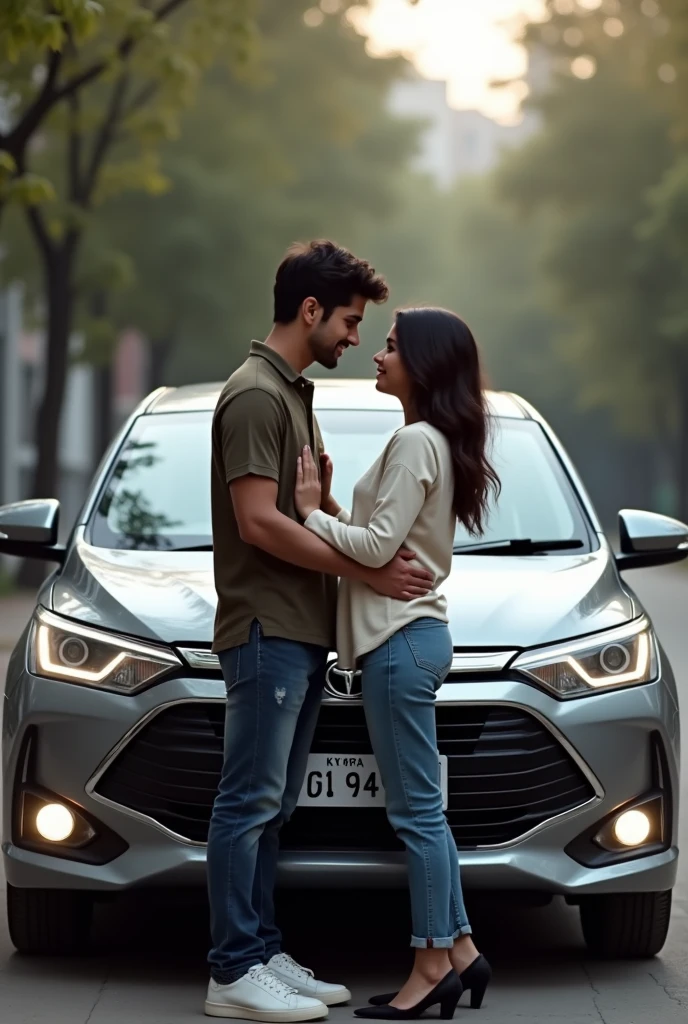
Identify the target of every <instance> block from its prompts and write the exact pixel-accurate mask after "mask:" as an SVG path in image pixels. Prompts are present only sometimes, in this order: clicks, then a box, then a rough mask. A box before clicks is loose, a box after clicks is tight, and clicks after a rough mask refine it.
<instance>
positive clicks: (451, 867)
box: [360, 618, 471, 949]
mask: <svg viewBox="0 0 688 1024" xmlns="http://www.w3.org/2000/svg"><path fill="white" fill-rule="evenodd" d="M452 653H453V649H452V642H451V637H450V635H449V628H448V627H447V626H446V625H445V624H444V622H441V621H440V620H439V619H431V618H423V619H416V621H415V622H412V623H410V625H408V626H404V628H403V629H400V630H399V631H398V632H397V633H394V635H393V636H391V637H390V638H389V640H387V641H386V642H385V643H383V644H382V645H381V646H380V647H377V648H376V649H375V650H374V651H371V652H370V653H369V654H365V655H364V656H363V657H362V658H361V661H360V666H361V669H362V684H363V704H364V707H365V715H366V721H367V723H368V732H369V733H370V739H371V741H372V744H373V750H374V752H375V756H376V758H377V763H378V766H379V768H380V775H381V776H382V783H383V785H384V787H385V793H386V801H387V817H388V818H389V822H390V824H391V825H392V827H393V828H394V830H395V832H396V833H397V835H398V836H399V838H400V839H402V840H403V842H404V844H405V846H406V855H407V861H408V875H409V887H410V890H411V922H412V928H413V933H412V936H411V946H413V947H415V948H416V949H426V948H428V947H435V948H437V949H451V947H452V946H453V945H454V940H455V939H456V938H458V936H459V935H470V933H471V926H470V924H469V923H468V918H467V916H466V908H465V906H464V901H463V893H462V891H461V876H460V872H459V855H458V852H457V849H456V843H455V842H454V837H453V836H452V833H451V831H450V829H449V825H448V824H447V819H446V818H445V816H444V811H443V810H442V790H441V788H440V780H439V754H438V752H437V727H436V724H435V692H436V691H437V690H438V689H439V688H440V686H441V685H442V683H443V682H444V680H445V678H446V675H447V673H448V671H449V668H450V666H451V661H452Z"/></svg>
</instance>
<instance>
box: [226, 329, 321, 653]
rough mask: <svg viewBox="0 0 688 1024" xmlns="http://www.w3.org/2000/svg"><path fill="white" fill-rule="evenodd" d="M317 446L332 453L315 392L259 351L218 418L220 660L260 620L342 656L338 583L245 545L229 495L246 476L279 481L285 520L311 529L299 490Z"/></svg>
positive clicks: (267, 351) (269, 631)
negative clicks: (300, 467) (298, 503)
mask: <svg viewBox="0 0 688 1024" xmlns="http://www.w3.org/2000/svg"><path fill="white" fill-rule="evenodd" d="M307 444H308V445H310V446H311V449H312V450H313V452H314V453H315V452H322V451H323V450H324V448H323V442H322V437H321V435H320V430H319V428H318V424H317V422H316V419H315V416H314V415H313V383H312V382H311V381H309V380H306V378H305V377H302V376H301V375H300V374H298V373H296V371H295V370H293V369H292V367H291V366H290V365H289V364H288V363H287V362H286V361H285V360H284V359H282V357H281V356H280V355H278V353H277V352H275V351H274V350H273V349H271V348H269V347H268V346H267V345H265V344H263V343H262V342H259V341H253V342H252V343H251V349H250V354H249V357H248V359H247V360H246V362H245V363H244V364H243V365H242V366H240V367H239V369H238V370H236V371H235V372H234V373H233V374H232V376H231V377H230V378H229V380H228V381H227V383H226V384H225V386H224V388H223V390H222V394H221V395H220V398H219V400H218V403H217V407H216V409H215V415H214V417H213V426H212V450H213V455H212V482H211V498H212V520H213V552H214V556H213V557H214V564H215V588H216V590H217V613H216V616H215V636H214V641H213V651H215V652H218V651H223V650H226V649H227V648H230V647H236V646H238V645H239V644H243V643H246V642H247V640H248V638H249V632H250V629H251V623H252V622H253V620H254V619H258V621H259V622H260V624H261V626H262V629H263V633H264V634H265V636H277V637H283V638H285V639H287V640H297V641H300V642H301V643H310V644H319V645H322V646H323V647H327V648H328V649H330V650H331V649H332V648H333V647H334V643H335V615H336V602H337V580H336V578H335V577H333V576H328V575H326V574H324V573H319V572H313V571H311V570H309V569H301V568H299V567H298V566H295V565H292V564H291V563H290V562H283V561H282V560H281V559H279V558H275V557H274V556H273V555H269V554H267V552H265V551H262V550H261V549H260V548H257V547H255V546H253V545H251V544H246V543H245V542H244V541H242V539H241V537H240V536H239V529H238V525H237V520H236V516H235V514H234V506H233V504H232V498H231V494H230V490H229V485H230V483H231V482H232V480H237V479H239V478H240V477H242V476H247V475H252V476H264V477H268V478H269V479H270V480H275V481H276V483H277V508H278V510H279V511H280V512H281V513H282V514H283V515H285V516H288V517H289V519H293V520H294V521H295V522H297V523H302V519H301V518H300V516H299V515H298V513H297V511H296V508H295V506H294V486H295V484H296V460H297V458H298V456H299V455H300V454H301V451H302V449H303V447H304V445H307Z"/></svg>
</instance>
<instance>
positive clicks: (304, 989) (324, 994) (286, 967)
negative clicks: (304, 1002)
mask: <svg viewBox="0 0 688 1024" xmlns="http://www.w3.org/2000/svg"><path fill="white" fill-rule="evenodd" d="M268 967H269V968H270V970H271V971H272V973H273V974H276V975H277V977H278V978H279V979H280V981H283V982H285V983H286V984H287V985H293V987H294V988H295V989H296V991H297V992H298V993H299V995H302V996H312V997H313V998H314V999H319V1000H320V1001H321V1002H322V1003H324V1004H325V1006H339V1004H340V1003H348V1002H349V1000H350V999H351V993H350V992H349V990H348V988H344V986H343V985H329V984H328V983H327V982H326V981H318V980H317V978H315V977H314V975H313V971H309V970H308V968H307V967H302V966H301V964H297V962H296V960H294V959H292V957H290V956H288V955H287V954H286V953H278V954H277V956H273V957H272V959H271V960H269V961H268Z"/></svg>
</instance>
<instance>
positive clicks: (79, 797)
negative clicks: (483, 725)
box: [3, 659, 679, 899]
mask: <svg viewBox="0 0 688 1024" xmlns="http://www.w3.org/2000/svg"><path fill="white" fill-rule="evenodd" d="M13 661H14V664H15V666H16V663H17V659H13ZM223 698H224V684H223V682H222V680H221V679H219V678H218V679H210V678H182V679H174V680H170V681H168V682H165V683H162V684H160V685H158V686H155V687H152V688H151V689H149V690H147V691H145V692H143V693H141V694H139V695H137V696H135V697H122V696H118V695H115V694H110V693H101V692H98V691H95V690H92V689H89V688H86V687H78V686H73V685H70V684H65V683H61V682H54V681H51V680H45V679H39V678H36V677H34V676H32V675H30V674H29V673H28V672H27V671H26V669H21V670H20V671H18V672H15V673H14V674H13V676H12V678H11V679H10V680H9V681H8V691H7V699H6V701H5V716H4V726H3V779H4V783H3V784H4V801H3V803H4V821H3V835H4V842H3V854H4V860H5V870H6V874H7V879H8V881H9V882H10V883H11V884H12V885H15V886H18V887H45V888H70V889H71V888H74V889H89V890H100V891H103V892H117V891H120V890H123V889H128V888H131V887H136V886H175V887H179V886H202V885H204V884H205V846H204V845H203V843H199V842H189V841H184V840H183V839H180V838H179V837H178V836H175V835H174V834H172V833H171V832H170V831H169V830H167V829H165V828H162V827H161V826H160V825H159V824H158V823H156V822H155V821H153V820H151V818H149V817H147V816H145V815H141V814H139V813H134V812H132V811H131V810H129V809H127V808H124V807H122V806H121V805H118V804H116V803H112V802H109V801H107V800H104V799H103V798H102V797H101V796H100V795H99V794H98V793H97V791H94V789H93V786H92V785H91V786H89V785H88V784H89V781H91V782H92V781H93V780H94V779H97V778H98V776H99V774H100V772H101V771H102V769H103V766H104V765H107V764H108V763H109V762H110V761H111V759H112V755H113V752H115V751H116V750H117V749H118V748H119V747H120V746H121V744H122V741H123V739H124V738H125V737H127V736H128V735H129V734H130V733H132V732H133V731H135V730H136V728H137V725H138V724H139V723H140V722H141V720H142V719H145V718H147V717H149V716H154V715H155V714H156V712H158V711H160V709H161V708H163V707H165V706H174V705H176V704H177V703H180V702H195V701H199V702H204V703H205V702H209V701H210V702H217V703H218V704H220V703H221V702H222V700H223ZM438 705H443V706H458V707H461V706H464V707H469V706H485V705H490V706H491V707H499V708H505V709H508V708H512V709H514V708H515V709H522V710H525V711H527V712H528V714H529V715H531V716H533V717H534V718H536V719H537V720H538V721H541V722H542V723H544V724H545V725H546V727H547V729H548V730H549V731H550V732H551V733H552V735H554V736H556V737H557V740H558V741H559V742H560V743H561V744H562V746H563V747H564V748H565V749H566V750H567V751H569V752H570V754H571V756H572V757H574V758H575V760H576V763H577V764H578V765H579V766H580V767H581V769H582V770H583V771H584V773H585V776H586V778H587V779H588V781H589V783H590V787H591V790H590V793H591V795H590V799H587V800H586V802H585V803H583V804H582V805H581V806H579V807H576V808H574V809H572V810H570V811H568V812H566V813H564V814H559V815H555V816H554V817H553V818H551V819H549V820H547V821H544V822H542V823H540V824H539V825H538V826H537V827H536V828H534V829H531V830H530V831H527V832H526V833H525V834H523V835H521V836H518V837H517V838H515V839H514V840H511V841H509V842H507V843H502V844H500V845H497V846H495V845H493V846H485V847H483V848H477V849H470V850H461V853H460V859H461V868H462V878H463V881H464V884H465V886H466V888H468V889H471V888H473V889H495V890H537V891H540V892H544V893H554V894H563V895H566V896H568V897H570V898H574V899H575V898H576V897H579V896H582V895H585V894H591V893H610V892H633V891H660V890H666V889H670V888H672V887H673V885H674V883H675V879H676V871H677V859H678V850H677V845H676V844H677V835H676V829H677V824H676V823H677V820H678V807H677V795H678V762H679V720H678V709H677V707H676V703H675V699H674V696H673V687H672V686H671V685H669V683H668V682H667V680H665V679H661V678H660V679H659V680H658V681H657V682H656V683H653V684H650V685H648V686H642V687H636V688H631V689H628V690H624V691H619V692H616V693H607V694H597V695H595V696H592V697H586V698H584V699H580V700H573V701H568V702H560V701H557V700H555V699H553V698H551V697H549V696H548V695H547V694H546V693H544V692H543V691H541V690H539V689H537V688H536V687H534V686H531V685H529V684H527V683H524V682H523V681H522V680H520V679H518V678H511V679H499V680H487V679H480V678H476V677H473V678H466V679H462V680H461V681H460V682H458V681H456V680H451V681H449V682H447V683H445V685H444V686H443V687H442V689H441V690H440V691H439V694H438ZM30 727H34V728H35V729H36V732H37V736H38V743H37V752H38V753H37V760H36V769H35V770H36V775H37V779H36V781H37V782H38V783H39V784H40V785H41V786H43V787H45V788H46V789H48V790H50V791H52V792H54V793H56V794H59V795H60V796H62V797H63V798H65V799H68V800H71V801H72V802H74V803H75V804H77V805H78V806H80V807H82V808H83V809H84V810H85V811H86V812H87V813H88V814H90V815H91V816H93V817H94V818H95V819H97V820H99V821H101V822H102V823H103V824H105V825H106V826H108V827H109V828H110V829H112V830H113V831H114V832H115V833H117V835H119V836H120V837H121V838H122V839H123V840H124V841H125V842H126V843H127V844H128V849H127V850H126V852H124V853H123V854H121V856H119V857H117V858H116V859H115V860H113V861H111V862H110V863H107V864H103V865H89V864H83V863H80V862H78V861H74V860H66V859H58V858H56V857H54V856H50V855H47V854H44V853H36V852H31V851H28V850H25V849H22V848H19V847H18V846H16V845H14V844H13V842H12V822H11V809H12V804H13V790H14V779H15V774H16V770H17V762H18V758H19V751H20V749H21V745H22V741H23V737H24V736H25V734H26V730H27V729H28V728H30ZM653 735H655V736H657V737H658V738H659V739H660V741H661V743H662V746H663V748H664V750H665V753H666V760H667V767H668V773H667V774H668V790H669V792H667V794H666V799H667V800H669V801H671V812H672V813H671V815H670V818H671V833H672V834H671V838H670V843H669V844H668V849H666V850H665V851H664V852H661V853H653V854H651V855H648V856H640V857H637V858H635V859H633V860H629V861H626V862H624V863H619V864H614V865H611V866H607V867H596V868H590V867H585V866H583V865H581V864H580V863H578V862H577V861H576V860H574V859H573V858H572V857H570V856H569V855H568V854H567V853H566V852H565V850H566V847H567V846H568V844H569V843H571V842H572V841H573V840H574V839H575V838H576V837H577V836H579V835H580V834H581V833H582V832H584V831H586V830H587V829H589V828H590V827H592V826H593V825H594V824H595V823H596V822H598V821H599V820H600V819H602V818H604V817H605V816H606V815H607V814H609V813H610V812H612V811H613V810H614V809H615V808H617V807H619V806H620V805H622V804H624V803H626V802H627V801H629V800H631V799H634V798H636V797H639V796H641V795H642V794H643V793H645V792H647V790H648V789H649V788H650V786H651V783H652V763H651V761H652V757H651V737H652V736H653ZM362 845H364V844H362ZM405 877H406V876H405V864H404V856H403V854H402V853H399V852H395V851H390V850H388V851H385V852H376V851H375V850H370V851H369V850H365V851H364V852H361V851H360V850H359V851H355V850H332V849H329V850H323V851H318V850H313V849H309V850H307V851H299V850H288V851H286V852H284V853H283V855H282V858H281V880H282V882H283V884H288V885H299V886H302V885H303V886H315V887H317V886H323V887H325V886H350V887H355V886H361V887H368V886H372V887H380V886H390V887H393V886H398V885H403V884H404V883H405Z"/></svg>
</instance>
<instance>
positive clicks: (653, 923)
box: [580, 889, 671, 960]
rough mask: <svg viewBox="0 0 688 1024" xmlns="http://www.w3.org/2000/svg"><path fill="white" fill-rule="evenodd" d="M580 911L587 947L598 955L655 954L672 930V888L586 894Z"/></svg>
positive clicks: (638, 955)
mask: <svg viewBox="0 0 688 1024" xmlns="http://www.w3.org/2000/svg"><path fill="white" fill-rule="evenodd" d="M580 915H581V924H582V926H583V935H584V937H585V941H586V943H587V946H588V949H589V950H590V952H591V953H594V954H595V955H596V956H600V957H605V958H608V959H618V960H626V959H628V960H630V959H634V958H643V957H651V956H655V955H656V954H657V953H659V951H660V949H661V948H662V946H663V945H664V943H665V941H666V937H667V932H668V931H669V918H670V916H671V889H669V890H668V891H667V892H631V893H619V894H609V895H605V896H585V897H583V899H581V903H580Z"/></svg>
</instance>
